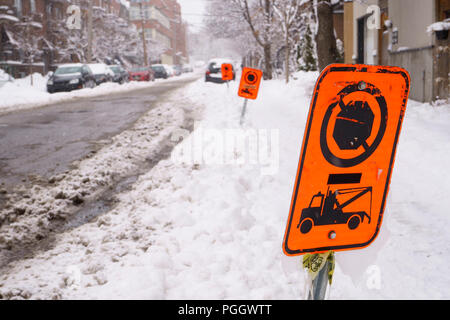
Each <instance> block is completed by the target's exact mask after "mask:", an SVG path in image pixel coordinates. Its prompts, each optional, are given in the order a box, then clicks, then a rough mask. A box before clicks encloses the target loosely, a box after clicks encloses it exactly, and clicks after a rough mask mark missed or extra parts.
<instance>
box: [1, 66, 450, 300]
mask: <svg viewBox="0 0 450 320" xmlns="http://www.w3.org/2000/svg"><path fill="white" fill-rule="evenodd" d="M316 77H317V73H298V74H296V75H295V78H296V79H297V80H295V81H292V82H290V83H289V84H288V85H285V84H284V83H283V81H282V80H273V81H270V82H267V81H265V82H262V84H261V89H260V96H259V97H258V100H256V101H249V103H248V111H247V114H246V116H245V121H244V125H243V127H242V129H243V130H247V131H248V130H250V131H251V130H256V132H257V133H262V135H259V136H258V139H260V140H262V141H265V139H266V137H267V136H269V133H270V132H272V133H273V132H277V134H275V135H273V137H275V138H274V139H275V141H277V140H278V146H277V147H276V148H277V149H278V150H279V158H278V166H277V170H275V171H274V172H273V173H271V174H264V173H263V172H262V170H261V169H262V168H264V166H265V165H266V163H264V162H261V161H258V160H261V159H260V158H258V156H256V160H257V161H253V162H252V161H250V160H251V159H250V160H249V159H247V160H245V159H244V160H245V161H236V162H235V163H232V162H230V163H224V164H220V163H219V162H218V161H217V158H214V157H215V156H217V154H220V153H219V151H220V150H219V149H220V148H219V147H217V145H218V141H220V139H221V137H223V136H224V135H222V136H221V135H220V133H221V132H222V133H223V132H226V131H227V130H235V131H232V132H235V133H236V132H237V133H239V132H241V131H240V130H241V127H240V126H239V118H240V114H241V108H242V103H243V100H242V99H240V98H238V97H237V96H236V91H237V82H232V83H231V84H230V87H229V88H227V86H226V85H217V84H213V83H204V82H203V81H202V80H199V81H198V82H196V83H194V84H192V85H189V86H188V87H187V88H186V90H185V92H184V93H183V95H182V96H183V97H189V101H190V103H192V104H191V105H189V107H192V108H199V107H201V106H204V107H205V110H204V113H203V119H202V121H201V122H200V123H197V124H196V129H195V130H194V132H193V133H192V134H191V135H189V136H187V137H185V139H184V140H183V142H182V143H180V144H179V145H178V146H177V148H176V149H175V150H174V151H173V153H172V157H171V159H167V160H164V161H161V162H160V163H159V164H158V165H157V166H155V167H154V168H153V169H152V170H151V171H150V172H148V173H147V174H145V175H143V176H141V177H140V178H139V180H138V181H137V182H136V184H134V186H133V188H132V190H130V191H129V192H125V193H123V194H121V195H119V196H118V197H119V200H120V202H119V203H118V205H117V206H116V207H115V208H114V209H113V210H111V211H110V212H108V213H106V214H104V215H102V216H101V217H99V218H98V219H96V220H95V221H93V222H92V223H89V224H86V225H84V226H81V227H79V228H77V229H74V230H72V231H70V232H68V233H65V234H61V235H59V236H58V237H57V243H56V245H55V248H54V249H51V250H49V251H47V252H44V253H39V254H37V256H36V257H35V258H33V259H31V260H26V261H20V262H17V263H14V264H12V265H11V267H10V269H9V272H8V274H6V275H4V276H3V278H0V294H1V295H3V297H8V298H9V297H18V298H30V297H31V298H39V297H44V298H51V297H54V298H66V299H67V298H69V299H71V298H72V299H73V298H83V299H89V298H97V299H98V298H100V299H103V298H106V299H113V298H114V299H117V298H118V299H123V298H126V299H130V298H136V299H301V298H303V297H304V291H303V288H304V287H305V286H304V285H305V280H304V279H305V278H304V272H303V270H302V269H301V264H300V261H301V258H300V257H294V258H291V257H286V256H284V255H283V253H282V249H281V244H282V240H283V235H284V229H285V223H286V219H287V216H288V211H289V205H290V200H291V195H292V190H293V183H294V179H295V174H296V168H297V161H298V158H299V152H300V147H301V143H302V135H303V131H304V126H305V122H306V118H307V114H308V109H309V104H310V98H311V94H312V91H313V88H314V82H315V79H316ZM449 121H450V105H448V104H447V105H443V106H441V107H438V108H434V107H432V106H430V105H428V104H419V103H417V102H414V101H410V102H409V104H408V107H407V111H406V118H405V120H404V125H403V131H402V135H401V138H400V142H399V146H398V150H397V159H396V165H395V170H394V173H393V176H392V182H391V191H390V194H389V197H388V203H387V207H386V211H385V219H384V222H383V228H382V230H383V231H382V233H381V234H380V236H379V237H378V238H377V239H376V240H375V242H374V244H373V245H372V246H371V247H369V248H367V249H364V250H357V251H352V252H345V253H337V262H338V264H337V268H336V271H335V275H334V281H333V285H332V289H331V295H330V298H331V299H360V298H361V299H448V298H450V289H449V288H450V276H449V275H448V272H447V265H448V261H449V258H448V252H449V251H450V236H449V233H448V232H447V229H448V227H449V216H448V208H449V206H450V200H449V197H448V196H447V195H446V194H447V190H448V189H449V187H450V186H449V181H450V171H449V170H447V166H448V158H449V156H450V142H449V141H450V139H449V138H450V130H449V128H448V123H449ZM253 132H255V131H253ZM264 133H265V134H266V135H265V136H264ZM180 136H182V132H180V135H177V136H176V138H179V137H180ZM205 136H206V137H205ZM277 136H278V139H277V138H276V137H277ZM217 137H219V138H217ZM198 139H200V141H201V142H202V144H204V146H203V147H204V148H203V149H202V151H201V154H202V156H203V157H199V158H195V157H193V158H189V157H186V156H185V155H186V151H189V150H190V151H192V153H191V154H192V155H195V152H196V150H197V151H198V149H196V147H195V146H196V142H198V141H199V140H198ZM202 139H203V140H202ZM197 145H198V144H197ZM272 146H273V145H271V147H272ZM230 150H231V153H227V155H228V156H230V157H231V158H232V160H233V159H234V160H239V159H242V157H243V156H242V154H241V153H240V151H242V150H236V149H233V148H231V149H230ZM249 153H250V152H249ZM211 159H215V160H216V161H211ZM253 160H255V159H253ZM275 160H276V159H275Z"/></svg>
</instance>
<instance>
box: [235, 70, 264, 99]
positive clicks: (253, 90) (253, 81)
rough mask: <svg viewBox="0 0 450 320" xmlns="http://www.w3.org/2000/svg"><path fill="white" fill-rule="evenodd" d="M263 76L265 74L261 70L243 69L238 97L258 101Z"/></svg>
mask: <svg viewBox="0 0 450 320" xmlns="http://www.w3.org/2000/svg"><path fill="white" fill-rule="evenodd" d="M262 75H263V72H262V71H261V70H258V69H252V68H247V67H244V68H243V69H242V76H241V82H240V83H239V91H238V96H240V97H243V98H247V99H256V97H257V96H258V90H259V84H260V83H261V78H262Z"/></svg>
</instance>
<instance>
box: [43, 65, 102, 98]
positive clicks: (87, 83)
mask: <svg viewBox="0 0 450 320" xmlns="http://www.w3.org/2000/svg"><path fill="white" fill-rule="evenodd" d="M93 87H95V77H94V74H93V73H92V71H91V69H90V68H89V67H88V66H87V65H85V64H81V63H76V64H64V65H60V66H59V67H58V68H57V69H56V70H55V72H54V73H53V74H52V75H51V76H50V78H49V79H48V81H47V91H48V92H49V93H53V92H58V91H72V90H75V89H81V88H93Z"/></svg>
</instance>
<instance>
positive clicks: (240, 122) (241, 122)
mask: <svg viewBox="0 0 450 320" xmlns="http://www.w3.org/2000/svg"><path fill="white" fill-rule="evenodd" d="M247 102H248V99H244V106H243V108H242V113H241V120H240V121H239V124H240V125H241V126H242V124H243V123H244V117H245V111H246V109H247Z"/></svg>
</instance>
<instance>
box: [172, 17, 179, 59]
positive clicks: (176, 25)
mask: <svg viewBox="0 0 450 320" xmlns="http://www.w3.org/2000/svg"><path fill="white" fill-rule="evenodd" d="M172 10H173V9H172ZM174 11H175V10H173V11H172V12H174ZM174 13H175V12H174ZM175 15H176V13H175V14H174V16H175ZM173 22H174V29H173V32H174V36H173V38H174V42H173V48H172V50H173V51H172V59H173V65H174V66H175V65H176V64H177V27H178V19H177V17H176V16H175V19H173Z"/></svg>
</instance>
